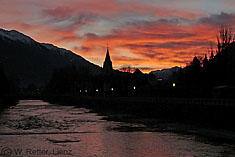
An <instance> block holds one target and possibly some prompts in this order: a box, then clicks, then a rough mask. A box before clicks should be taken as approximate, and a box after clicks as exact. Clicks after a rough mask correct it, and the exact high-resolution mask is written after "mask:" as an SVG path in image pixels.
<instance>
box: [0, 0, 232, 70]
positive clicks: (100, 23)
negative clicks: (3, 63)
mask: <svg viewBox="0 0 235 157" xmlns="http://www.w3.org/2000/svg"><path fill="white" fill-rule="evenodd" d="M0 2H1V3H0V27H1V28H3V29H7V30H12V29H15V30H18V31H20V32H22V33H24V34H27V35H29V36H31V37H32V38H33V39H35V40H36V41H39V42H44V43H52V44H54V45H57V46H59V47H63V48H66V49H69V50H71V51H73V52H75V53H77V54H78V55H81V56H83V57H84V58H86V59H87V60H89V61H90V62H93V63H95V64H97V65H99V66H102V63H103V60H104V57H105V52H106V45H107V44H109V47H110V53H111V58H112V61H113V65H114V68H118V67H120V66H122V65H132V66H133V67H139V68H141V69H142V70H143V71H145V72H148V71H151V70H156V69H162V68H169V67H172V66H185V65H186V63H187V62H189V61H191V60H192V57H193V56H194V55H203V54H205V53H207V50H208V48H209V47H210V42H212V43H214V46H215V42H216V35H217V32H218V30H219V27H220V26H221V25H227V26H229V27H232V28H233V30H235V27H234V26H235V0H50V1H49V0H0Z"/></svg>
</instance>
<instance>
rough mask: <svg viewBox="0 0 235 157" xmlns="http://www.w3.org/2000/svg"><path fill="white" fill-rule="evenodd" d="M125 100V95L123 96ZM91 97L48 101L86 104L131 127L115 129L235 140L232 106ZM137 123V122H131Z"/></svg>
mask: <svg viewBox="0 0 235 157" xmlns="http://www.w3.org/2000/svg"><path fill="white" fill-rule="evenodd" d="M127 99H128V98H127ZM128 100H133V101H132V102H131V101H123V99H118V98H105V99H104V98H100V97H96V98H94V97H93V98H92V97H71V96H69V97H58V98H55V97H54V98H53V97H51V98H50V100H48V101H50V102H53V101H54V102H56V103H60V104H63V105H65V104H66V105H68V104H69V105H75V106H77V107H86V108H89V109H91V110H92V112H96V113H98V114H99V115H103V116H106V118H105V119H106V120H110V121H118V122H128V123H131V124H133V127H130V126H127V127H123V126H122V127H119V128H110V129H113V130H118V131H162V132H163V131H166V132H176V133H182V134H193V135H199V136H203V137H206V138H210V139H213V140H214V141H217V140H218V141H226V142H235V137H234V135H235V131H234V128H233V124H234V120H233V117H234V116H235V114H234V113H235V112H234V111H235V110H234V106H221V105H209V106H208V105H194V104H190V105H185V104H182V105H179V104H174V103H172V104H167V103H162V104H159V103H156V102H154V101H148V102H147V100H150V99H146V100H145V99H144V98H143V99H139V100H141V101H138V98H136V99H134V98H130V99H128ZM135 124H139V125H137V126H136V125H135Z"/></svg>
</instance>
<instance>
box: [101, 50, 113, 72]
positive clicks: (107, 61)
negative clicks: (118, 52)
mask: <svg viewBox="0 0 235 157" xmlns="http://www.w3.org/2000/svg"><path fill="white" fill-rule="evenodd" d="M103 69H104V71H105V72H110V71H112V70H113V66H112V61H111V58H110V55H109V47H108V46H107V52H106V57H105V61H104V64H103Z"/></svg>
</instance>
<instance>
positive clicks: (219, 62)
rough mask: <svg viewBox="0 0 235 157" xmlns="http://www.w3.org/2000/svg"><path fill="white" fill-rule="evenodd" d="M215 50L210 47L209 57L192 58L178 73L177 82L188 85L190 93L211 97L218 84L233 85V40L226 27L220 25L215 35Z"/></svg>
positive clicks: (234, 81)
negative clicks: (217, 33) (218, 31)
mask: <svg viewBox="0 0 235 157" xmlns="http://www.w3.org/2000/svg"><path fill="white" fill-rule="evenodd" d="M217 46H218V48H217V50H213V49H212V48H211V49H210V56H209V58H208V57H207V55H205V56H204V57H197V56H195V57H194V58H193V61H192V62H190V64H189V65H188V66H186V67H185V68H184V69H182V70H181V71H180V72H179V73H180V74H179V77H178V80H177V81H178V82H179V83H181V84H182V85H183V86H185V87H188V88H189V89H191V91H192V93H191V94H192V95H194V96H197V97H199V96H200V97H211V93H212V92H211V91H212V90H213V88H214V87H218V86H225V85H226V86H233V85H234V83H235V71H234V70H235V42H234V35H233V34H232V31H231V29H229V28H228V27H222V28H221V30H220V33H219V35H218V36H217Z"/></svg>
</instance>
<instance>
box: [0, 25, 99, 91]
mask: <svg viewBox="0 0 235 157" xmlns="http://www.w3.org/2000/svg"><path fill="white" fill-rule="evenodd" d="M0 63H1V64H3V66H4V69H5V71H6V73H7V75H8V76H9V77H14V78H17V79H18V80H20V82H21V86H23V87H25V86H28V85H29V84H35V85H38V86H40V85H43V84H45V83H46V82H48V81H49V79H50V77H51V75H52V73H53V71H54V70H55V69H59V68H63V67H68V66H75V67H76V68H77V69H80V68H86V69H87V70H88V71H89V72H90V73H91V74H94V75H96V74H99V73H100V72H101V67H99V66H97V65H95V64H93V63H91V62H89V61H87V60H86V59H84V58H83V57H82V56H80V55H78V54H75V53H73V52H72V51H70V50H66V49H64V48H59V47H57V46H55V45H52V44H48V43H39V42H37V41H35V40H34V39H32V38H31V37H29V36H27V35H25V34H23V33H20V32H18V31H16V30H10V31H8V30H4V29H0Z"/></svg>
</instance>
